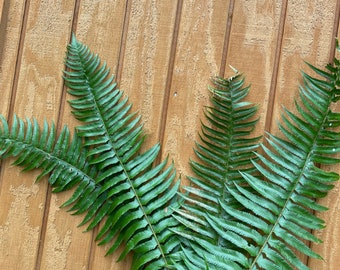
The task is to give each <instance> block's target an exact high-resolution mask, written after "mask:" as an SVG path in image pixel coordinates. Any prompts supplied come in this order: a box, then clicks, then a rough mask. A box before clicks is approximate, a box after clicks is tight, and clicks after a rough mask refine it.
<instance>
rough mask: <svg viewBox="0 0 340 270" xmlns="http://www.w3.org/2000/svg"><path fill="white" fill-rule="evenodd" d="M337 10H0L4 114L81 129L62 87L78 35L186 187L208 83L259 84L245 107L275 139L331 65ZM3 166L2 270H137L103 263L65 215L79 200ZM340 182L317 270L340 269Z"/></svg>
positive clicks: (276, 6)
mask: <svg viewBox="0 0 340 270" xmlns="http://www.w3.org/2000/svg"><path fill="white" fill-rule="evenodd" d="M339 6H340V4H339V3H338V1H337V0H321V1H319V0H312V1H295V0H289V1H288V0H285V1H279V0H275V1H270V0H261V1H260V0H250V1H237V0H228V1H225V0H224V1H222V0H219V1H212V0H177V1H155V0H146V1H138V0H128V1H118V0H109V1H91V0H73V1H62V0H56V1H29V0H9V1H3V0H0V15H1V18H0V20H1V25H0V89H1V90H0V91H1V99H0V113H1V114H3V115H4V116H5V117H7V118H8V119H12V118H13V114H14V113H16V114H18V115H19V116H20V117H25V116H27V117H32V116H34V117H36V118H37V119H38V121H39V122H42V121H43V119H47V120H48V121H52V120H53V121H55V122H56V123H57V127H58V129H60V128H61V127H62V125H64V124H67V125H69V126H70V127H74V126H76V125H78V124H79V123H77V121H76V120H74V119H73V117H72V115H71V113H70V108H69V106H68V105H67V102H66V100H67V99H69V98H70V97H69V96H68V95H67V94H66V92H65V91H66V89H65V87H64V86H63V81H62V79H61V75H62V73H61V71H62V69H63V68H64V67H63V59H64V56H65V54H64V53H65V46H66V44H67V43H68V42H69V40H70V36H71V32H72V31H74V32H75V33H76V35H77V38H78V39H79V40H80V41H82V42H84V43H86V44H87V45H89V46H90V48H91V49H92V50H93V51H94V52H96V53H98V54H99V55H100V56H101V58H102V60H105V61H106V62H107V63H108V66H109V67H110V68H111V71H112V73H114V74H116V77H117V80H118V83H119V87H120V88H121V89H123V90H124V91H125V93H126V94H127V95H128V96H129V99H130V101H131V102H132V103H133V109H132V111H138V112H139V113H140V114H141V115H142V123H143V124H144V127H145V133H146V134H147V135H148V136H147V140H146V146H145V147H149V146H151V145H153V144H155V143H156V142H158V141H160V142H161V143H162V154H161V157H160V158H164V157H166V156H168V155H169V156H170V159H173V160H174V162H175V165H176V167H177V170H178V173H179V175H181V176H182V180H183V182H185V176H186V175H190V174H191V171H190V168H189V166H188V161H189V159H190V158H195V157H194V154H193V150H192V148H193V147H194V141H195V140H197V139H198V136H197V135H198V132H199V130H200V120H201V119H204V117H203V114H202V111H203V106H205V105H208V104H209V93H208V91H207V86H208V85H209V84H210V76H212V75H215V74H220V75H225V76H226V77H227V76H230V75H233V74H232V72H231V70H230V68H229V67H228V65H229V64H230V65H232V66H234V67H235V68H237V69H238V70H239V71H240V72H242V73H244V74H245V75H246V83H251V85H252V86H251V87H252V90H251V93H250V95H249V97H248V99H249V100H250V101H252V102H254V103H257V104H259V113H258V116H260V123H259V125H258V127H257V129H256V133H257V134H261V133H262V131H263V130H264V129H266V130H269V131H271V132H273V133H275V134H276V133H277V125H276V121H277V120H278V119H280V113H281V110H282V105H284V106H286V107H288V108H290V109H292V108H293V99H294V98H295V97H297V89H298V84H299V82H301V76H300V74H299V71H300V69H304V70H306V66H305V65H304V63H303V61H305V60H306V61H308V62H310V63H312V64H314V65H316V66H318V67H323V66H324V65H325V64H326V63H327V62H328V60H329V57H330V54H331V48H332V42H334V36H335V35H336V32H337V35H338V36H339V35H340V32H339V12H340V11H339V10H340V8H339ZM11 161H12V160H9V161H3V162H2V164H1V167H0V170H1V171H0V205H1V210H0V265H1V267H0V268H1V269H2V268H4V269H51V270H54V269H55V270H59V269H77V270H78V269H82V270H83V269H111V270H118V269H129V268H130V266H131V256H129V257H128V258H127V259H125V260H124V261H122V262H120V263H116V262H115V260H116V259H117V258H118V256H119V252H118V253H115V254H114V255H113V256H108V257H104V254H105V252H106V251H107V249H108V245H106V246H104V247H102V246H99V247H98V246H97V243H95V242H94V236H95V233H96V231H97V230H98V229H96V230H95V231H94V232H88V233H83V230H84V229H85V227H81V228H78V227H77V225H78V224H79V223H80V221H81V220H82V216H72V215H70V213H68V212H66V209H60V208H59V206H60V205H61V204H62V203H63V202H64V201H65V200H67V198H69V196H70V194H71V191H70V192H65V193H61V194H56V195H55V194H51V189H50V187H49V186H48V185H47V181H46V178H45V179H43V180H42V181H41V182H40V183H39V184H34V183H33V182H34V178H35V176H37V175H38V174H39V172H38V171H33V172H30V173H21V172H20V168H16V167H12V166H11V165H10V162H11ZM330 169H333V170H335V171H339V170H340V166H338V165H337V166H334V167H332V168H330ZM339 198H340V197H339V183H337V185H336V188H335V189H334V190H333V191H332V192H331V193H330V195H329V196H328V197H327V198H325V199H324V200H322V201H321V202H322V204H324V205H326V206H328V207H329V208H330V210H329V211H328V212H325V213H322V214H319V215H320V216H321V217H322V218H323V219H325V220H326V222H327V227H326V229H325V230H322V231H320V232H317V233H316V234H317V235H318V236H319V237H320V238H321V239H323V240H324V243H323V244H321V245H312V247H313V249H315V250H316V251H317V252H319V253H320V254H321V255H322V256H323V257H324V261H320V260H312V259H309V260H308V261H307V259H306V258H304V260H305V261H306V262H308V265H309V266H310V268H311V269H316V270H318V269H336V267H337V264H338V261H339V259H340V246H339V245H338V242H339V241H340V234H339V230H340V228H339V223H340V221H339V209H340V208H339V200H340V199H339Z"/></svg>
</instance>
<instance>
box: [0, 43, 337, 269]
mask: <svg viewBox="0 0 340 270" xmlns="http://www.w3.org/2000/svg"><path fill="white" fill-rule="evenodd" d="M337 48H338V50H339V46H338V47H337ZM65 64H66V67H67V70H66V71H64V79H65V84H66V85H67V86H68V88H69V91H68V92H69V94H70V95H72V96H73V98H72V99H70V100H69V103H70V105H71V107H72V113H73V115H74V116H75V117H76V118H77V119H78V120H79V121H80V122H81V123H82V125H80V126H78V127H77V128H76V129H75V132H74V135H73V137H72V138H71V136H70V131H69V130H68V128H67V127H64V128H63V129H62V131H61V132H60V134H59V135H57V132H56V128H55V126H54V124H51V125H50V126H49V125H48V124H47V123H46V122H44V124H43V126H42V127H41V128H40V127H39V125H38V123H37V121H36V120H34V119H33V120H29V119H26V121H23V120H22V119H19V118H18V117H16V116H14V120H13V123H12V124H11V126H9V124H8V123H7V121H6V119H5V118H4V117H2V116H1V119H0V120H1V126H0V156H1V158H8V157H16V160H15V161H14V164H15V165H20V166H23V167H24V170H32V169H35V168H39V169H41V174H40V175H39V176H38V180H39V179H41V177H42V176H45V175H49V178H48V181H49V183H50V184H51V185H52V187H53V191H54V192H62V191H65V190H68V189H71V188H74V192H73V195H72V196H71V198H70V199H69V200H67V201H66V202H65V203H64V204H63V206H64V207H66V206H67V207H69V210H70V211H72V212H73V213H74V214H81V213H86V215H85V218H84V220H83V221H82V223H81V225H84V224H88V225H87V230H91V229H93V228H94V227H96V226H98V224H99V223H102V224H103V226H102V227H101V229H100V230H99V232H98V235H97V240H98V241H99V244H105V243H111V248H110V249H109V251H108V253H112V252H114V251H115V250H116V249H117V248H118V247H119V246H121V245H122V246H123V247H124V248H123V252H122V254H121V256H120V258H119V259H123V258H124V257H125V256H126V255H127V254H128V253H129V252H133V254H134V255H133V264H132V269H233V270H234V269H293V268H294V267H296V268H298V269H308V267H307V266H306V265H304V264H303V262H301V261H300V259H299V258H298V257H297V255H296V251H299V252H301V253H303V254H306V255H307V256H310V257H315V258H321V257H320V256H319V255H318V254H316V253H315V252H314V251H312V250H311V249H310V248H309V246H308V244H305V241H310V242H316V243H319V242H321V240H320V239H318V238H317V237H316V236H315V235H314V234H312V233H311V230H318V229H322V228H323V227H324V226H325V224H324V221H323V220H321V219H320V218H318V217H316V216H315V214H314V212H316V211H325V210H326V208H325V207H323V206H322V205H320V204H319V203H318V202H317V199H319V198H321V197H324V196H326V195H327V193H328V191H329V190H331V189H332V187H333V182H334V181H336V180H338V178H339V175H338V174H337V173H335V172H329V171H326V170H324V169H322V168H320V167H319V165H322V166H327V165H329V164H335V163H338V162H339V159H337V158H336V157H335V156H334V154H336V153H338V152H340V133H339V132H338V131H337V128H338V126H340V113H337V112H334V111H333V110H332V109H331V105H332V104H333V103H335V102H337V101H338V100H339V99H340V89H339V85H340V81H339V78H340V74H339V70H340V68H339V66H340V63H339V60H337V59H335V61H334V65H328V66H327V67H326V70H320V69H317V68H315V67H313V66H311V65H309V66H310V67H311V68H312V70H313V71H314V72H316V73H317V74H318V76H319V77H318V78H314V77H312V76H310V75H307V74H305V73H303V75H302V76H303V82H304V84H303V86H301V87H300V101H296V102H295V105H296V113H295V112H294V113H293V112H291V111H289V110H287V109H284V113H283V115H282V124H279V129H280V131H281V133H282V135H283V136H282V137H280V136H275V135H272V134H267V135H266V138H265V139H266V144H259V140H260V137H254V136H253V135H252V131H253V130H254V128H255V125H256V123H257V119H256V117H255V114H256V111H257V107H256V106H254V105H253V104H252V103H250V102H248V101H246V100H245V98H246V96H247V95H248V92H249V87H244V79H243V77H242V76H241V75H239V74H236V75H235V76H234V77H232V78H229V79H223V78H219V77H216V78H214V79H213V85H214V86H213V87H212V88H210V91H211V95H212V97H211V103H212V105H211V106H210V107H207V108H206V110H205V116H206V119H207V123H206V124H204V123H202V130H201V133H200V142H197V143H196V147H195V153H196V160H191V161H190V164H191V167H192V170H193V172H194V174H195V176H191V177H189V181H190V186H187V187H183V189H184V193H179V185H180V182H179V181H178V180H176V172H175V169H174V164H170V165H167V160H164V161H161V162H160V163H159V164H155V160H156V157H157V155H158V154H159V150H160V145H159V144H157V145H155V146H153V147H151V148H150V149H148V150H146V151H141V146H142V144H143V141H144V135H143V130H142V126H141V125H140V124H139V122H140V121H139V120H140V117H139V116H137V115H136V114H134V113H131V112H130V109H131V104H129V102H128V99H127V98H126V97H124V96H123V92H122V91H120V90H119V89H117V88H116V84H115V83H114V78H113V77H112V76H110V74H109V73H110V72H109V69H107V67H106V64H105V63H104V64H102V63H101V62H100V58H99V57H98V56H97V55H94V54H93V53H92V52H91V51H90V50H89V49H88V48H87V47H86V46H85V45H83V44H82V43H80V42H79V41H77V40H76V38H75V37H74V36H73V37H72V41H71V43H70V44H69V46H68V49H67V56H66V60H65ZM320 78H321V79H320ZM259 148H260V151H258V149H259ZM260 153H261V154H260Z"/></svg>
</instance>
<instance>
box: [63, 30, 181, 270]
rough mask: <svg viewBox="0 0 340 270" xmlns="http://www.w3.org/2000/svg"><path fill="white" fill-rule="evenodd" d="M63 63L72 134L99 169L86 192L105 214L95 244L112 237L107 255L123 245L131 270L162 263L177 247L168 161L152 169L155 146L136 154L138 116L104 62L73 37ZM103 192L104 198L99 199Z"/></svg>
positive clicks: (174, 184) (171, 172)
mask: <svg viewBox="0 0 340 270" xmlns="http://www.w3.org/2000/svg"><path fill="white" fill-rule="evenodd" d="M65 64H66V66H67V67H68V68H69V69H70V70H69V71H65V82H66V85H67V86H68V87H69V89H70V90H69V93H70V94H71V95H73V96H74V97H75V99H74V100H70V101H69V102H70V105H71V107H72V109H73V111H72V113H73V114H74V115H75V117H76V118H77V119H78V120H80V121H82V122H83V123H84V125H82V126H79V127H77V134H78V135H79V136H81V137H82V138H84V140H85V145H86V147H87V148H88V149H89V150H88V153H87V156H88V157H91V164H94V165H96V166H97V168H98V169H99V170H100V171H102V172H104V173H103V174H102V175H101V177H99V178H97V179H96V184H97V185H101V190H100V191H99V192H98V194H91V200H93V202H97V201H101V204H102V205H101V206H100V207H101V209H105V210H103V211H102V213H101V215H102V216H104V215H105V216H107V220H106V221H105V223H104V226H103V227H102V229H101V230H100V231H99V234H98V237H97V239H98V240H99V239H101V242H100V243H101V244H104V243H107V242H110V241H112V240H114V244H113V245H112V247H111V248H110V250H109V252H108V253H111V252H113V251H115V250H116V249H117V248H118V247H119V246H120V245H121V244H122V243H126V245H125V248H124V251H123V253H122V254H121V257H120V259H122V258H124V257H125V255H126V254H127V253H128V252H130V251H134V260H133V268H132V269H139V268H141V267H143V266H145V269H159V268H166V267H168V266H169V264H170V263H169V262H168V261H167V259H166V257H167V254H170V253H172V252H174V251H175V250H176V249H178V248H179V242H178V241H177V238H176V237H174V236H173V233H172V232H171V230H170V229H171V228H172V227H174V226H176V225H177V221H176V220H175V219H174V218H173V217H172V212H173V209H175V208H176V207H177V206H176V205H177V203H176V204H174V203H172V201H173V200H174V198H175V197H176V196H177V192H178V188H179V181H175V171H174V168H173V164H172V165H170V166H169V167H166V164H167V160H165V161H163V162H162V163H161V164H159V165H157V166H155V167H152V164H153V163H154V161H155V159H156V157H157V155H158V153H159V150H160V146H159V145H158V144H157V145H155V146H153V147H152V148H151V149H149V150H147V151H145V152H143V153H139V150H140V147H141V145H142V142H143V140H144V137H143V136H142V126H141V125H139V124H138V123H139V117H136V116H135V114H133V113H130V107H131V104H129V103H128V99H127V98H124V97H123V92H122V91H120V90H118V89H117V88H116V84H115V83H113V80H114V78H113V77H110V76H109V70H108V69H107V68H106V64H103V65H102V64H101V62H100V58H99V57H98V56H97V55H94V54H93V53H92V52H91V51H90V50H89V49H88V47H87V46H85V45H84V44H82V43H80V42H79V41H77V40H76V38H75V37H74V36H73V38H72V41H71V43H70V44H69V46H68V51H67V58H66V61H65ZM103 194H105V197H106V199H103V200H101V199H100V197H101V196H103ZM108 200H109V201H108ZM77 208H78V206H77V205H75V206H74V209H73V210H77ZM99 211H101V210H99ZM96 221H98V220H96ZM96 224H97V222H96V223H92V224H90V226H89V227H90V228H92V227H93V226H95V225H96ZM116 237H117V238H116Z"/></svg>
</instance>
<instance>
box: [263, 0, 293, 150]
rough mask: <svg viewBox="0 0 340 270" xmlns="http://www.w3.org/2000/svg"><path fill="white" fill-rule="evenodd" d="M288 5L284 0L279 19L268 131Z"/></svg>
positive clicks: (268, 112)
mask: <svg viewBox="0 0 340 270" xmlns="http://www.w3.org/2000/svg"><path fill="white" fill-rule="evenodd" d="M287 7H288V1H287V0H284V1H283V2H282V6H281V15H280V21H279V27H278V33H277V40H276V50H275V59H274V66H273V73H272V78H271V82H270V88H269V95H268V103H267V112H266V119H265V124H264V130H265V131H267V132H270V131H271V126H272V118H273V110H274V105H275V104H274V103H275V95H276V86H277V80H278V72H279V67H280V60H281V52H282V41H283V34H284V28H285V22H286V14H287ZM264 144H266V141H264Z"/></svg>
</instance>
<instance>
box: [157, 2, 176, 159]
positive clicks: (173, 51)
mask: <svg viewBox="0 0 340 270" xmlns="http://www.w3.org/2000/svg"><path fill="white" fill-rule="evenodd" d="M182 8H183V0H178V2H177V9H176V18H175V24H174V30H173V34H172V41H171V49H170V57H169V63H168V72H167V76H166V83H165V89H164V98H163V106H162V112H161V116H160V124H159V130H158V141H159V142H161V143H163V141H164V133H165V126H166V122H167V114H168V107H169V100H170V92H171V84H172V77H173V72H174V65H175V58H176V49H177V42H178V34H179V27H180V24H181V16H182ZM162 152H163V149H162V148H161V152H160V154H159V155H158V157H157V159H156V163H159V162H160V161H161V159H162V156H163V155H162Z"/></svg>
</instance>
